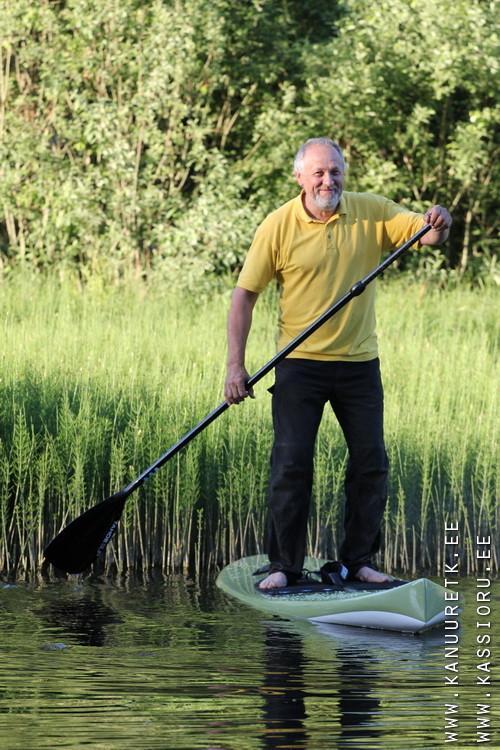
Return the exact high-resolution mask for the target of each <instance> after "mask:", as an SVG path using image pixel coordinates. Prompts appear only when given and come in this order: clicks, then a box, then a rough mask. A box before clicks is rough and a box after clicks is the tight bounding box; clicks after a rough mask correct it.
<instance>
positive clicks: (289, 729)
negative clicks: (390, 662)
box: [261, 621, 443, 750]
mask: <svg viewBox="0 0 500 750" xmlns="http://www.w3.org/2000/svg"><path fill="white" fill-rule="evenodd" d="M314 641H316V645H317V646H319V647H320V649H321V659H320V660H319V659H318V662H317V669H318V675H319V674H321V679H320V680H318V684H317V686H315V684H314V676H315V675H314V671H312V672H311V669H310V667H311V657H310V655H306V654H305V649H306V646H310V645H311V642H314ZM264 643H265V650H264V680H263V686H262V689H261V695H262V698H263V707H262V716H263V724H264V732H263V734H262V738H261V739H262V749H263V750H279V749H282V748H288V747H293V748H297V749H298V750H307V748H309V740H310V735H309V732H308V723H309V722H311V721H315V722H316V724H317V723H318V711H317V710H316V711H315V712H314V714H310V713H308V710H307V706H308V703H309V704H310V705H313V704H317V705H319V706H320V712H319V713H320V715H319V720H320V722H321V721H323V723H324V725H325V726H327V727H328V728H329V732H328V734H329V736H328V737H327V738H325V741H326V742H327V745H326V746H328V747H336V748H339V750H340V749H341V748H353V747H366V748H373V747H378V744H377V740H378V738H381V739H380V741H381V746H382V744H383V740H382V738H383V735H384V733H385V731H386V730H385V729H384V728H383V725H382V724H381V722H380V713H381V710H382V706H381V700H380V697H379V695H380V693H381V692H383V690H384V688H386V687H387V685H386V680H387V674H386V670H385V669H384V668H383V667H384V666H385V663H386V660H387V654H386V653H385V654H384V651H389V652H392V653H393V658H394V657H395V663H402V664H405V663H407V662H411V661H417V662H418V661H419V660H421V659H422V658H425V657H426V656H427V655H429V654H430V653H431V652H432V651H433V650H434V649H435V647H437V646H440V645H442V643H443V631H442V629H438V630H434V631H430V632H429V633H424V634H422V635H420V636H417V637H415V636H412V635H406V634H398V633H386V632H383V631H369V630H365V629H357V628H350V627H345V626H336V625H325V624H317V625H315V626H311V625H309V624H302V623H293V622H285V621H274V622H272V623H266V624H265V634H264ZM325 647H326V648H325ZM325 654H326V655H325ZM381 667H382V668H381ZM325 672H327V673H329V679H328V680H325V678H324V675H325ZM311 678H312V679H311ZM382 678H383V679H382ZM379 688H380V690H379ZM321 714H323V716H322V717H321ZM358 743H359V744H358Z"/></svg>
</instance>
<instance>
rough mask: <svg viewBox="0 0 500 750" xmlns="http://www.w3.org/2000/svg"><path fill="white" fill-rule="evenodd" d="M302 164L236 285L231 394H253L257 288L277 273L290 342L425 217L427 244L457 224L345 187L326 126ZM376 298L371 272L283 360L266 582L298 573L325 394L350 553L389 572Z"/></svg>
mask: <svg viewBox="0 0 500 750" xmlns="http://www.w3.org/2000/svg"><path fill="white" fill-rule="evenodd" d="M294 175H295V178H296V180H297V182H298V184H299V186H300V187H301V193H300V195H298V196H297V197H296V198H293V199H292V200H290V201H288V202H287V203H285V204H284V205H283V206H281V207H280V208H278V209H277V210H276V211H274V212H272V213H271V214H270V215H269V216H268V217H267V218H266V219H265V220H264V221H263V222H262V224H261V225H260V226H259V227H258V229H257V232H256V234H255V237H254V240H253V243H252V246H251V248H250V250H249V253H248V256H247V258H246V260H245V263H244V266H243V269H242V271H241V274H240V276H239V278H238V282H237V286H236V289H235V290H234V292H233V297H232V303H231V309H230V312H229V319H228V366H227V378H226V383H225V398H226V401H227V402H228V403H229V404H237V403H240V402H241V401H242V400H243V399H244V398H246V397H247V396H253V393H252V392H251V390H250V391H249V390H248V389H247V387H246V381H247V379H248V377H249V374H248V372H247V370H246V369H245V348H246V341H247V337H248V334H249V331H250V327H251V322H252V311H253V307H254V305H255V302H256V300H257V297H258V295H259V293H260V292H261V291H262V290H263V289H264V287H265V286H266V284H267V283H268V282H269V281H270V280H271V279H277V281H278V283H279V285H280V292H281V296H280V317H279V334H280V337H279V347H278V348H279V349H281V348H283V346H284V345H285V344H286V343H288V342H289V341H290V340H291V339H292V338H294V337H295V336H296V335H297V334H299V333H300V332H301V331H303V330H304V329H305V328H306V327H307V326H308V325H309V324H310V323H312V321H313V320H315V319H316V318H318V317H319V315H320V314H321V313H323V312H324V311H325V310H326V309H327V308H328V307H330V306H331V305H332V304H333V303H334V302H335V301H336V300H337V299H338V298H339V297H340V296H342V295H343V294H344V293H345V292H347V291H348V290H349V289H350V288H351V286H352V285H353V284H354V283H355V282H356V281H358V280H359V279H360V278H361V277H363V276H365V275H366V274H367V273H368V272H369V271H371V270H372V269H373V268H374V267H375V266H377V265H378V263H379V262H380V256H381V253H382V252H383V251H385V250H391V249H393V248H395V247H398V246H399V245H401V244H402V243H403V242H405V241H406V240H407V239H409V238H410V237H411V236H412V235H413V234H415V233H416V232H417V231H418V230H419V229H420V228H421V227H422V226H423V225H424V224H425V223H428V224H430V225H431V227H432V229H431V230H430V231H429V232H428V233H427V234H426V235H424V237H423V238H422V239H421V244H425V245H437V244H440V243H442V242H444V241H445V240H446V239H447V237H448V234H449V228H450V226H451V216H450V214H449V213H448V211H447V210H446V209H445V208H442V207H441V206H433V207H432V208H430V209H429V210H428V211H427V212H426V214H425V216H423V215H421V214H416V213H413V212H411V211H408V210H406V209H404V208H402V207H400V206H398V205H396V204H395V203H393V202H392V201H389V200H387V199H385V198H382V197H380V196H376V195H371V194H367V193H348V192H344V177H345V163H344V158H343V155H342V151H341V149H340V147H339V146H338V144H336V143H334V142H333V141H331V140H330V139H328V138H312V139H310V140H308V141H306V142H305V143H304V144H303V145H302V146H301V147H300V149H299V150H298V152H297V155H296V157H295V161H294ZM374 308H375V284H374V283H372V284H370V285H369V286H368V287H367V288H366V291H365V292H364V293H363V294H362V295H360V296H359V297H356V298H355V299H353V300H352V301H351V302H349V304H348V305H346V306H345V307H344V308H343V309H342V310H341V311H340V312H339V313H337V314H336V315H335V316H333V317H332V318H331V319H330V320H329V321H327V322H326V323H325V324H324V325H323V326H321V327H320V328H319V329H318V331H316V332H315V333H314V334H312V335H311V336H310V337H309V338H308V339H306V341H305V342H303V343H302V344H300V346H299V347H298V348H297V349H295V350H294V351H293V352H292V353H290V354H289V355H288V357H287V358H285V359H284V360H283V361H282V362H281V363H280V364H279V365H278V366H277V367H276V370H275V375H276V382H275V385H274V387H273V389H272V392H273V405H272V410H273V426H274V444H273V450H272V455H271V477H270V488H269V526H268V539H267V549H266V551H267V553H268V556H269V562H270V567H269V575H268V576H267V577H266V578H265V579H264V580H263V581H261V583H260V588H262V589H270V588H279V587H281V586H286V585H289V584H291V583H293V582H294V581H296V580H297V579H298V577H300V573H301V570H302V565H303V561H304V555H305V547H306V530H307V519H308V514H309V505H310V497H311V488H312V479H313V455H314V443H315V439H316V434H317V430H318V427H319V424H320V421H321V416H322V412H323V407H324V405H325V404H326V402H327V401H328V402H329V403H330V405H331V407H332V409H333V411H334V413H335V416H336V418H337V420H338V422H339V424H340V426H341V428H342V431H343V434H344V437H345V439H346V443H347V446H348V451H349V461H348V466H347V471H346V479H345V492H346V508H345V522H344V530H345V538H344V541H343V544H342V546H341V549H340V558H341V561H342V562H343V563H344V565H345V566H346V567H347V569H348V570H349V573H350V575H351V577H353V578H357V579H359V580H362V581H369V582H375V583H376V582H382V581H385V580H387V576H386V575H384V574H383V573H381V572H379V571H377V570H376V569H375V567H374V565H373V556H374V554H375V553H376V552H377V550H378V549H379V541H380V525H381V521H382V516H383V513H384V508H385V504H386V498H387V471H388V461H387V454H386V451H385V446H384V436H383V391H382V383H381V379H380V369H379V360H378V353H377V339H376V333H375V309H374Z"/></svg>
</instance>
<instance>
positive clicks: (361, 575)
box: [356, 565, 392, 583]
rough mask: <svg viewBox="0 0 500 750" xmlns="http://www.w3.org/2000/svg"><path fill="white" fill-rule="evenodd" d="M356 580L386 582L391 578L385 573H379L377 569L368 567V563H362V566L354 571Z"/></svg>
mask: <svg viewBox="0 0 500 750" xmlns="http://www.w3.org/2000/svg"><path fill="white" fill-rule="evenodd" d="M356 578H357V579H358V581H364V583H387V582H388V581H390V580H392V579H391V578H390V577H389V576H388V575H386V574H385V573H379V572H378V570H373V568H369V567H368V565H363V567H362V568H360V569H359V570H358V572H357V573H356Z"/></svg>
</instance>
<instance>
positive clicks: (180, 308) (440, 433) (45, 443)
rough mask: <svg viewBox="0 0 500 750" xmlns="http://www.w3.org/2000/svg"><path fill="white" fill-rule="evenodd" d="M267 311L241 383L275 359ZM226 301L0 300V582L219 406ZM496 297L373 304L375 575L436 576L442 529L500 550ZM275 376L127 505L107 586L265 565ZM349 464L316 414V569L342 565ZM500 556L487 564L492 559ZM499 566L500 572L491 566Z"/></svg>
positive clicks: (389, 298) (12, 284)
mask: <svg viewBox="0 0 500 750" xmlns="http://www.w3.org/2000/svg"><path fill="white" fill-rule="evenodd" d="M275 303H276V300H275V297H274V294H273V292H272V291H270V292H269V294H267V295H266V296H265V297H263V299H262V300H260V301H259V304H258V305H257V308H256V314H255V322H254V326H253V330H252V334H251V338H250V342H249V354H248V365H249V369H250V370H255V369H257V368H258V367H259V366H260V365H261V364H263V363H264V362H265V361H266V360H267V359H268V358H270V357H271V356H272V354H273V353H274V327H275V318H276V315H275ZM228 304H229V292H227V293H217V294H215V293H214V296H213V297H212V298H203V299H197V298H195V297H186V296H180V295H176V294H173V293H171V292H169V291H168V290H167V289H166V288H160V287H155V286H149V287H145V286H143V285H141V284H138V283H135V284H132V283H130V284H124V285H123V287H122V288H120V289H117V288H115V289H105V288H103V287H102V286H100V284H99V282H95V284H94V285H93V286H89V287H87V288H86V289H85V291H82V290H81V289H80V288H79V287H78V285H77V284H76V283H74V282H73V281H70V280H68V281H66V282H64V283H62V284H61V283H56V282H51V281H49V280H45V281H41V280H36V279H33V278H27V277H22V276H21V277H18V278H12V279H10V280H9V281H8V282H5V281H4V282H3V284H2V288H1V295H0V326H1V337H2V347H1V353H0V570H2V571H4V572H6V573H10V574H16V575H18V576H20V575H25V574H31V573H33V572H34V571H36V570H38V569H39V567H40V564H41V561H42V557H43V548H44V546H45V545H46V544H47V543H48V541H50V539H51V538H52V536H53V535H54V534H56V533H57V532H58V531H59V530H60V529H61V528H62V527H63V526H64V525H65V524H66V523H67V522H68V521H69V520H71V519H72V518H74V517H75V516H76V515H78V514H79V513H81V512H82V511H83V510H84V509H85V508H87V507H89V506H90V505H93V504H95V503H96V502H99V501H100V500H102V499H103V498H105V497H106V496H108V495H109V494H110V493H111V492H113V491H116V490H117V489H119V488H120V487H122V486H124V485H125V484H127V483H128V482H129V481H131V480H132V479H134V478H135V477H136V476H137V475H138V474H139V473H140V472H141V471H142V470H143V469H144V468H146V467H147V466H148V465H150V464H151V463H152V462H153V461H154V460H155V459H156V458H158V456H159V455H160V454H161V453H163V452H164V451H165V450H166V449H167V448H168V447H169V446H170V445H171V444H173V443H174V442H175V441H176V440H177V439H178V438H179V437H180V436H181V435H183V434H184V433H185V432H186V431H187V430H189V429H190V428H191V427H192V426H193V425H194V424H196V423H197V422H198V421H199V420H200V419H201V418H202V417H204V416H205V414H206V413H208V412H209V411H210V410H211V409H212V408H214V407H215V406H216V405H217V404H218V403H220V401H221V400H222V386H223V380H224V364H225V319H226V313H227V307H228ZM494 305H495V297H494V292H493V291H492V290H485V291H483V292H478V291H475V292H472V291H469V290H467V289H457V290H454V291H448V292H439V291H436V290H429V289H426V288H425V287H417V286H416V285H409V284H407V283H406V282H404V281H390V282H385V283H383V284H382V285H381V286H380V289H379V299H378V313H379V334H380V341H381V359H382V368H383V375H384V382H385V392H386V437H387V446H388V450H389V454H390V460H391V485H390V498H389V503H388V508H387V512H386V516H385V520H384V529H383V541H384V543H383V548H382V552H381V563H382V564H383V565H384V566H385V567H386V568H387V569H389V570H392V569H402V570H405V571H416V570H420V569H428V570H433V571H436V570H437V569H438V568H439V566H440V565H441V563H442V559H443V536H444V533H443V531H444V525H445V523H446V522H447V521H448V522H449V521H454V522H455V521H456V522H458V523H459V526H460V535H461V549H462V550H463V558H464V565H465V569H466V570H468V571H474V570H475V568H476V559H475V554H474V544H475V537H476V534H478V533H481V534H483V533H484V534H491V535H492V536H493V537H494V538H498V537H497V531H498V510H497V505H496V500H495V498H496V497H498V486H497V482H498V479H497V474H496V450H497V448H496V446H497V442H498V441H497V437H498V435H497V431H496V422H497V420H498V411H497V406H498V401H497V391H496V384H495V371H494V368H495V362H496V340H495V310H494ZM271 382H272V376H268V378H267V379H266V381H263V382H262V383H261V384H259V386H258V387H257V398H256V400H255V401H251V402H250V401H248V402H245V403H244V404H243V405H240V406H238V407H233V408H231V409H230V410H229V411H228V412H226V413H225V414H224V416H222V417H220V418H219V419H218V420H217V421H216V422H214V423H213V424H212V425H210V426H209V427H208V428H207V429H206V430H205V431H204V432H203V433H202V434H201V435H200V436H199V437H197V438H196V439H195V440H194V441H193V442H192V443H191V444H190V445H189V446H188V447H187V448H185V449H184V451H182V452H181V453H180V454H178V455H177V456H176V457H175V458H174V459H172V460H171V461H170V462H169V463H168V464H167V465H166V466H165V467H164V468H163V469H162V470H161V471H160V472H158V473H157V474H156V475H155V476H154V477H153V478H151V479H150V480H149V481H148V482H146V484H145V485H143V487H142V488H141V489H140V490H139V491H138V492H137V493H136V494H135V495H134V496H133V497H132V498H130V500H129V501H128V503H127V506H126V510H125V513H124V516H123V520H122V522H121V524H120V530H119V533H118V535H117V536H116V537H115V539H114V541H113V543H112V544H110V545H109V548H108V554H107V558H106V562H105V565H106V568H107V569H110V570H111V569H113V570H114V569H116V570H118V571H124V570H127V569H131V568H133V569H137V568H142V569H144V570H149V569H151V568H152V567H158V568H161V569H162V570H163V571H165V572H171V571H174V570H182V571H188V572H191V573H194V572H196V571H198V572H200V571H205V570H213V569H214V568H215V567H216V566H218V565H221V564H223V563H225V562H227V561H228V560H230V559H234V558H235V557H238V556H240V555H243V554H245V553H247V554H248V553H253V552H256V551H261V544H262V537H263V529H264V525H265V494H266V480H267V470H268V458H269V451H270V446H271V421H270V396H269V394H268V393H267V390H266V387H267V386H269V385H270V383H271ZM345 462H346V450H345V446H344V443H343V440H342V437H341V434H340V430H339V428H338V426H337V425H336V423H335V420H334V418H333V417H332V416H331V415H330V414H325V418H324V420H323V423H322V426H321V429H320V434H319V438H318V445H317V454H316V473H315V488H314V505H313V510H312V515H311V522H310V527H309V544H310V551H311V552H314V553H316V554H328V555H336V553H337V551H338V546H339V544H340V542H341V538H342V508H343V487H342V481H343V479H342V477H343V471H344V468H345ZM494 549H495V548H494ZM493 565H494V566H497V565H498V560H497V557H496V553H495V558H494V560H493Z"/></svg>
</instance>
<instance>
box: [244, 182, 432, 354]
mask: <svg viewBox="0 0 500 750" xmlns="http://www.w3.org/2000/svg"><path fill="white" fill-rule="evenodd" d="M423 225H424V218H423V216H422V214H417V213H413V212H412V211H408V210H407V209H405V208H402V207H401V206H398V205H397V204H396V203H394V202H393V201H390V200H388V199H386V198H383V197H381V196H377V195H372V194H370V193H349V192H344V193H343V194H342V197H341V200H340V204H339V206H338V209H337V212H336V213H335V214H334V215H333V216H331V217H330V219H328V221H327V222H321V221H317V220H316V219H313V218H312V217H311V216H309V214H308V213H306V211H305V209H304V206H303V203H302V197H301V195H298V196H297V197H296V198H293V199H292V200H290V201H288V202H287V203H285V204H284V205H283V206H281V207H280V208H278V209H277V210H276V211H273V212H272V213H271V214H269V216H267V217H266V219H264V221H263V222H262V224H261V225H260V226H259V227H258V229H257V231H256V233H255V237H254V240H253V242H252V245H251V247H250V250H249V252H248V255H247V257H246V260H245V263H244V265H243V268H242V270H241V273H240V275H239V277H238V282H237V285H238V286H239V287H242V288H243V289H248V290H249V291H251V292H258V293H260V292H262V290H263V289H264V288H265V286H266V285H267V284H268V283H269V282H270V281H271V280H272V279H276V280H277V281H278V284H279V287H280V313H279V323H278V332H279V336H278V350H280V349H282V348H283V347H284V346H285V345H286V344H287V343H288V342H289V341H291V340H292V339H293V338H294V337H295V336H297V335H298V334H299V333H301V332H302V331H303V330H304V329H305V328H307V326H309V325H310V324H311V323H312V322H313V321H314V320H316V319H317V318H318V317H319V316H320V315H321V314H322V313H323V312H325V310H327V309H328V308H329V307H331V305H333V303H334V302H335V301H336V300H338V299H339V298H340V297H341V296H342V295H344V294H345V293H346V292H347V291H349V289H350V288H351V287H352V285H353V284H354V283H355V282H356V281H359V279H361V278H362V277H363V276H366V274H367V273H369V272H370V271H372V270H373V269H374V268H375V267H376V266H377V265H378V264H379V263H380V259H381V255H382V253H383V252H385V251H388V250H393V249H394V248H396V247H398V246H399V245H401V244H403V243H404V242H406V240H408V239H409V238H410V237H411V236H412V235H414V234H415V232H417V231H418V230H419V229H420V228H421V227H422V226H423ZM375 322H376V321H375V282H372V283H371V284H369V285H368V286H367V287H366V289H365V291H364V292H363V293H362V294H361V295H360V296H359V297H355V298H354V299H352V300H351V301H350V302H349V303H348V304H347V305H346V306H345V307H344V308H342V310H340V311H339V312H338V313H336V314H335V315H334V316H333V317H332V318H330V320H328V321H327V322H326V323H324V324H323V325H322V326H321V327H320V328H319V329H318V330H317V331H316V332H315V333H313V334H312V335H311V336H310V337H309V338H308V339H306V340H305V341H304V342H303V343H302V344H300V346H299V347H298V348H297V349H295V350H294V351H293V352H292V353H291V354H289V355H288V356H289V357H295V358H297V357H301V358H305V359H319V360H344V361H354V362H361V361H365V360H370V359H374V358H375V357H377V355H378V349H377V335H376V332H375Z"/></svg>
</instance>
